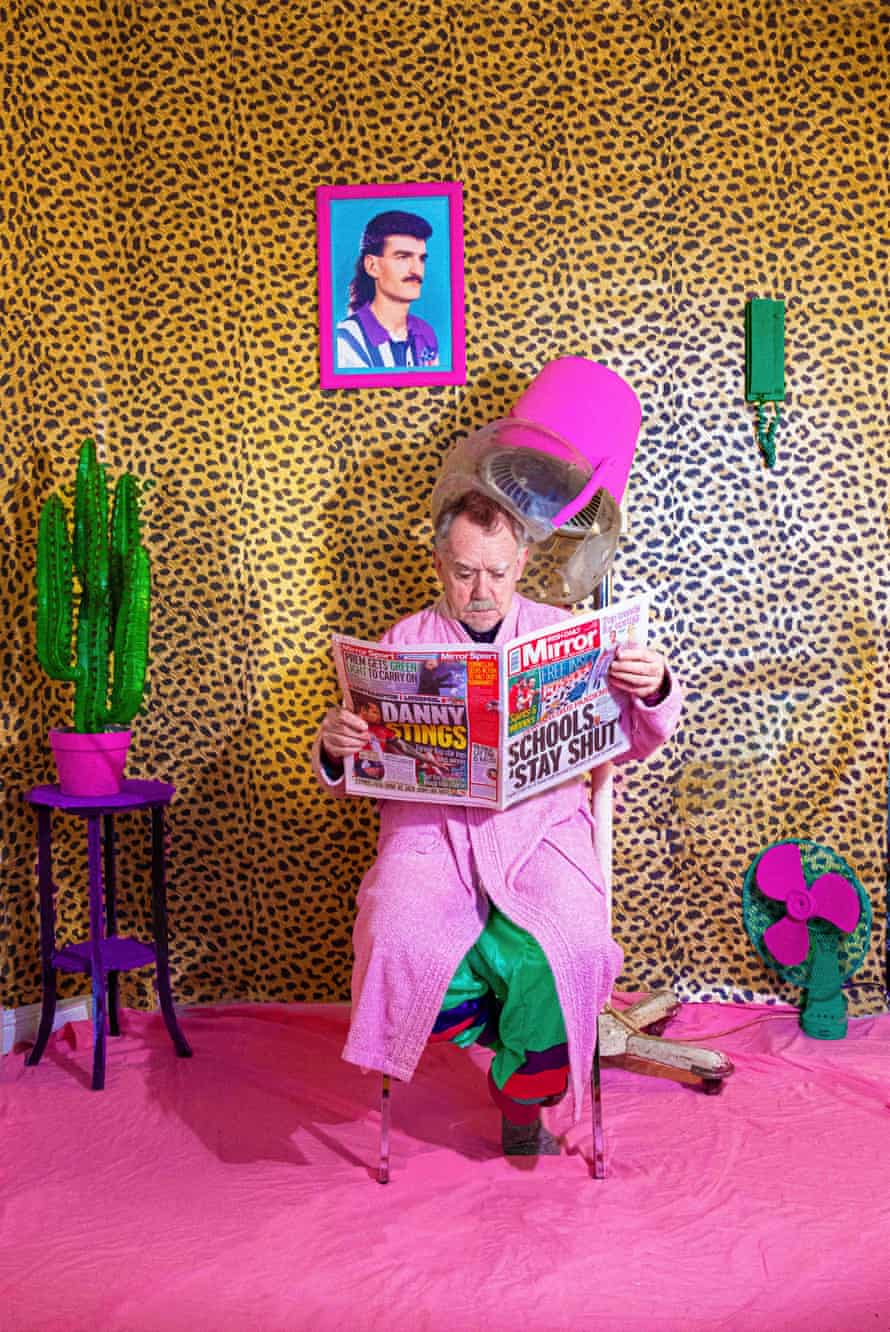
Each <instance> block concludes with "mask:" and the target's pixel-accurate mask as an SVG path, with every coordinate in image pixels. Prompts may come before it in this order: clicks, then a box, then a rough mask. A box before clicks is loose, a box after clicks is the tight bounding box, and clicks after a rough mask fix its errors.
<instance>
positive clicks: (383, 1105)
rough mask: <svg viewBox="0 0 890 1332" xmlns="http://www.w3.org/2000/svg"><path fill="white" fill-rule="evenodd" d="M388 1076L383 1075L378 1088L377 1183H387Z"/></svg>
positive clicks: (389, 1100) (389, 1101)
mask: <svg viewBox="0 0 890 1332" xmlns="http://www.w3.org/2000/svg"><path fill="white" fill-rule="evenodd" d="M390 1103H391V1098H390V1083H389V1074H388V1073H384V1074H383V1081H382V1083H381V1086H380V1164H379V1165H378V1167H377V1183H378V1184H388V1183H389V1112H390Z"/></svg>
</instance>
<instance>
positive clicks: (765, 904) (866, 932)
mask: <svg viewBox="0 0 890 1332" xmlns="http://www.w3.org/2000/svg"><path fill="white" fill-rule="evenodd" d="M789 841H790V844H791V845H794V846H798V847H799V848H800V859H801V867H802V869H803V876H804V881H805V883H806V885H807V887H808V888H809V887H810V886H811V885H812V884H813V883H815V881H816V879H818V878H819V876H820V875H822V874H840V875H841V876H842V877H843V878H845V879H846V880H847V881H848V883H850V884H852V886H853V887H854V888H855V889H856V892H857V894H858V896H859V902H860V905H861V908H862V910H861V911H860V913H859V921H858V923H857V925H856V928H855V929H854V930H852V931H851V932H850V933H849V934H847V933H845V932H844V931H843V930H839V929H838V928H837V926H835V925H832V924H831V923H830V922H829V921H827V920H822V919H820V918H819V917H818V916H813V917H811V918H810V919H809V920H808V921H807V929H808V930H809V937H810V947H809V951H808V952H807V955H806V957H805V958H804V960H803V962H799V963H798V964H797V966H793V967H788V966H785V965H784V964H783V963H781V962H779V961H778V960H777V959H776V958H774V957H773V955H772V953H770V952H769V951H768V950H767V948H766V947H765V946H764V944H763V934H764V931H765V930H767V929H769V927H770V925H774V924H775V923H776V921H777V920H780V919H781V918H782V917H783V916H784V915H785V914H786V909H787V908H786V906H785V903H784V902H779V901H776V900H775V899H774V898H771V897H767V896H766V894H765V893H763V892H761V890H760V888H759V887H758V886H757V880H756V874H757V866H758V865H759V863H760V860H761V858H762V857H763V856H764V855H765V854H766V852H767V851H769V850H770V849H771V848H770V847H764V849H763V850H762V851H761V852H760V853H759V854H758V855H757V856H756V857H755V859H754V860H753V861H752V862H751V864H750V866H749V867H748V872H747V874H746V875H745V882H744V887H743V890H742V911H743V916H744V921H745V928H746V929H747V931H748V935H749V937H750V939H751V942H752V943H753V945H754V947H755V948H756V949H757V952H758V954H759V956H760V958H761V960H762V961H763V962H765V963H766V965H767V966H768V967H771V968H772V969H773V971H777V972H779V974H780V975H781V976H782V977H783V979H785V980H788V981H790V982H791V984H792V985H799V986H802V987H803V988H806V987H807V985H808V982H809V975H810V966H811V963H812V960H813V953H814V950H815V948H816V946H817V945H818V944H823V943H824V944H830V945H831V946H832V947H835V946H836V948H837V959H838V966H839V968H840V973H841V978H842V979H843V980H846V979H847V977H849V976H852V974H853V972H854V971H856V969H857V968H858V967H859V966H860V965H861V963H862V961H863V959H864V957H865V954H866V953H867V952H868V945H869V940H870V939H871V925H872V914H871V903H870V902H869V899H868V894H867V893H866V891H865V889H864V888H863V886H862V884H861V883H860V882H859V879H858V878H857V877H856V875H855V874H854V873H853V871H852V870H851V869H850V866H849V865H848V864H847V862H846V861H845V860H844V859H843V858H842V857H841V856H839V855H838V854H837V852H835V851H832V850H831V849H830V848H829V847H827V846H822V845H820V843H818V842H805V841H794V840H793V839H789ZM788 844H789V843H788V842H775V843H773V845H774V846H785V845H788Z"/></svg>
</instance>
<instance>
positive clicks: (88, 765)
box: [49, 730, 131, 797]
mask: <svg viewBox="0 0 890 1332" xmlns="http://www.w3.org/2000/svg"><path fill="white" fill-rule="evenodd" d="M130 735H131V733H130V731H98V732H95V733H92V734H88V733H86V732H81V731H62V730H51V731H50V733H49V743H50V746H51V747H52V751H53V757H54V758H55V760H56V771H57V772H58V774H59V788H60V790H61V791H62V794H63V795H70V796H83V797H89V796H107V795H117V794H118V793H119V791H120V789H121V786H122V784H123V780H124V767H125V765H126V762H127V750H128V749H129V747H130Z"/></svg>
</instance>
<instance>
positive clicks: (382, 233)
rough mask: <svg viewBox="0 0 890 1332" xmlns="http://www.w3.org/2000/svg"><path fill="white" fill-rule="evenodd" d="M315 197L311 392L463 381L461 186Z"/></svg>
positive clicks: (333, 191) (325, 190)
mask: <svg viewBox="0 0 890 1332" xmlns="http://www.w3.org/2000/svg"><path fill="white" fill-rule="evenodd" d="M315 193H316V225H317V238H318V326H319V363H320V382H321V387H322V388H323V389H338V388H379V387H387V388H402V387H405V386H407V385H419V384H421V385H422V384H426V385H431V384H465V383H466V378H467V372H466V332H465V311H464V244H463V187H462V185H461V184H460V183H459V182H456V181H437V182H426V183H423V184H408V183H400V184H395V185H393V184H380V185H319V186H318V188H317V189H316V192H315ZM369 270H371V271H369ZM412 292H413V293H415V294H413V295H412Z"/></svg>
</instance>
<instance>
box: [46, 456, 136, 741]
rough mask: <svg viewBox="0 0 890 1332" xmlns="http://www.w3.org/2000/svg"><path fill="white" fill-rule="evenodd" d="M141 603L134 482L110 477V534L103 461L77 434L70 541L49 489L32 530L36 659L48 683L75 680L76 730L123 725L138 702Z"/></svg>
mask: <svg viewBox="0 0 890 1332" xmlns="http://www.w3.org/2000/svg"><path fill="white" fill-rule="evenodd" d="M78 587H79V589H80V602H79V606H78V613H77V629H76V634H75V640H74V645H73V649H74V661H73V662H72V626H73V623H74V600H75V593H76V589H77V588H78ZM150 609H151V566H150V562H149V556H148V551H147V550H146V549H145V547H144V546H143V545H142V544H141V537H140V528H139V482H138V481H137V479H136V478H135V477H134V476H130V475H129V474H127V475H124V476H121V477H120V478H119V479H118V482H117V485H116V487H115V492H114V505H113V508H112V515H111V527H110V531H109V524H108V488H107V482H106V477H105V467H104V465H103V464H101V463H100V462H98V460H97V458H96V446H95V444H94V442H93V441H92V440H91V439H87V440H84V443H83V445H82V447H81V450H80V460H79V462H78V467H77V480H76V484H75V495H74V530H73V540H72V539H71V537H69V532H68V522H67V517H66V510H65V504H64V502H63V501H62V499H61V497H60V496H59V495H58V494H55V495H51V496H50V497H49V499H48V500H47V501H46V503H45V504H44V506H43V509H42V510H41V513H40V528H39V531H38V536H37V656H38V658H39V660H40V664H41V666H42V667H43V669H44V670H45V671H46V673H47V675H49V676H50V677H51V678H52V679H54V680H72V681H73V682H74V730H75V731H80V732H90V733H91V732H97V731H104V730H107V729H108V728H109V727H114V726H128V725H129V723H130V722H131V721H132V720H133V718H134V717H135V716H136V713H137V712H138V711H139V709H140V708H141V706H142V700H143V692H144V686H145V672H146V668H147V666H148V631H149V617H150ZM109 658H112V659H113V678H112V670H111V669H110V667H109ZM109 681H110V682H111V688H110V697H109Z"/></svg>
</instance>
